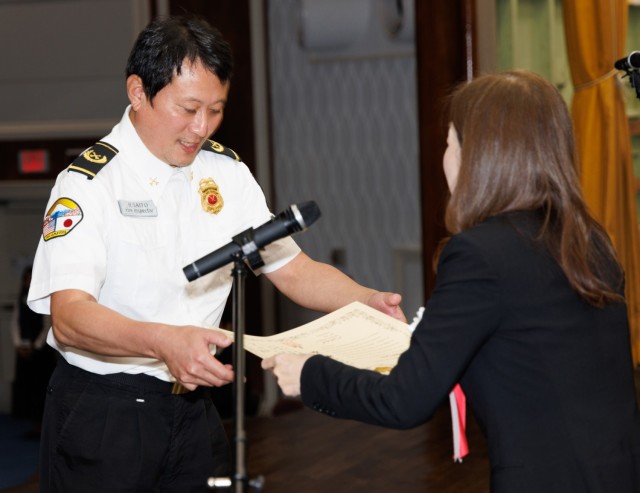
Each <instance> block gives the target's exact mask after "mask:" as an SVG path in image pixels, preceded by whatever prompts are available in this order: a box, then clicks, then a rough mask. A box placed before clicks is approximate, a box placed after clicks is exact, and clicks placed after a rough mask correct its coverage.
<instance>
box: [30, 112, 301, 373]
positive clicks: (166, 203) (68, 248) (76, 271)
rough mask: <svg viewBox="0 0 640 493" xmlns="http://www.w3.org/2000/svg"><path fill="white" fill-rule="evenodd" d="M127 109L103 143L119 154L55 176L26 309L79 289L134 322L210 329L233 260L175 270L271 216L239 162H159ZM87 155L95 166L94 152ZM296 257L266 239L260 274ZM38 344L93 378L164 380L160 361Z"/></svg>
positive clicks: (211, 156) (206, 155) (213, 156)
mask: <svg viewBox="0 0 640 493" xmlns="http://www.w3.org/2000/svg"><path fill="white" fill-rule="evenodd" d="M129 109H130V108H127V110H126V111H125V114H124V116H123V118H122V120H121V121H120V123H119V124H118V125H116V126H115V127H114V129H113V130H112V132H111V133H110V134H109V135H108V136H107V137H105V138H104V139H102V141H101V142H104V143H105V144H107V146H110V147H112V148H115V149H117V151H118V152H117V154H116V155H115V157H113V158H112V159H111V160H110V161H109V162H108V163H107V164H105V165H104V166H103V167H102V168H101V169H100V171H99V172H98V173H96V174H95V176H94V177H93V179H91V180H90V179H88V178H87V176H86V175H85V174H82V173H78V172H73V171H67V170H65V171H63V172H62V173H60V175H58V178H57V180H56V183H55V185H54V187H53V189H52V192H51V197H50V199H49V203H48V205H47V213H46V216H45V225H44V228H43V236H42V237H41V238H40V243H39V245H38V250H37V253H36V258H35V262H34V266H33V275H32V281H31V289H30V291H29V297H28V303H29V306H30V307H31V309H32V310H34V311H36V312H38V313H44V314H49V313H50V299H51V294H52V293H54V292H56V291H60V290H63V289H79V290H82V291H85V292H87V293H89V294H91V295H92V296H94V297H95V298H96V300H97V301H98V303H100V304H102V305H104V306H107V307H109V308H111V309H113V310H115V311H117V312H119V313H121V314H123V315H125V316H126V317H130V318H132V319H135V320H139V321H150V322H162V323H167V324H175V325H188V324H191V325H198V326H204V325H209V326H218V325H219V322H220V318H221V317H222V311H223V309H224V306H225V302H226V300H227V297H228V295H229V293H230V291H231V285H232V278H231V270H232V267H233V264H229V265H227V266H225V267H222V268H220V269H218V270H216V271H214V272H212V273H210V274H208V275H205V276H203V277H201V278H199V279H197V280H195V281H193V282H188V281H187V279H186V277H185V275H184V273H183V270H182V269H183V267H185V266H186V265H189V264H191V263H192V262H194V261H195V260H197V259H199V258H201V257H202V256H204V255H206V254H208V253H210V252H212V251H214V250H216V249H217V248H219V247H221V246H223V245H225V244H227V243H228V242H230V241H231V239H232V237H233V236H235V235H236V234H238V233H240V232H242V231H244V230H246V229H248V228H250V227H257V226H259V225H261V224H263V223H264V222H266V221H268V220H269V219H270V218H271V217H272V215H271V213H270V211H269V209H268V207H267V205H266V201H265V198H264V194H263V193H262V190H261V188H260V186H259V185H258V184H257V183H256V181H255V179H254V178H253V176H252V175H251V172H250V171H249V169H248V168H247V167H246V165H245V164H244V163H242V162H240V161H236V160H234V159H232V158H230V157H228V156H225V155H223V154H218V153H215V152H211V151H207V150H201V151H200V152H199V154H198V156H197V157H196V159H195V161H194V162H193V163H192V164H191V165H190V166H186V167H183V168H173V167H171V166H169V165H168V164H166V163H164V162H162V161H160V160H159V159H157V158H156V157H155V156H153V154H151V152H150V151H149V150H148V149H147V148H146V147H145V145H144V144H143V142H142V141H141V140H140V138H139V137H138V135H137V133H136V131H135V129H134V127H133V125H132V123H131V121H130V119H129ZM94 147H95V148H96V149H106V147H96V146H94ZM115 149H114V150H115ZM93 158H94V159H95V160H96V162H99V161H100V160H101V158H102V156H101V155H99V154H98V155H94V156H93ZM207 179H211V180H213V181H214V182H215V184H216V185H217V186H218V187H219V189H218V192H219V195H218V199H219V200H221V201H222V202H223V206H222V208H221V210H220V211H219V212H218V213H217V214H213V213H211V212H206V211H205V208H206V207H205V205H206V196H205V197H204V201H205V203H204V204H203V193H202V192H200V191H199V190H200V185H201V180H207ZM209 183H211V182H209ZM205 195H206V194H205ZM210 198H211V197H210ZM214 201H215V199H214ZM299 252H300V249H299V248H298V246H297V245H296V244H295V242H294V241H293V240H292V239H290V238H285V239H282V240H279V241H277V242H274V243H272V244H271V245H269V246H267V247H266V248H265V249H264V250H263V251H261V254H262V258H263V260H264V261H265V266H264V267H262V268H261V269H260V270H261V271H262V272H272V271H274V270H276V269H278V268H280V267H282V266H283V265H285V264H286V263H287V262H289V261H290V260H291V259H293V257H295V256H296V255H297V254H298V253H299ZM104 330H105V331H107V330H109V327H104ZM47 342H48V343H49V344H50V345H51V346H53V347H54V348H55V349H57V350H58V351H59V352H60V353H61V354H62V355H63V356H64V357H65V359H66V360H67V361H68V362H69V363H71V364H73V365H76V366H79V367H81V368H83V369H85V370H88V371H91V372H94V373H99V374H105V373H115V372H127V373H147V374H149V375H153V376H156V377H158V378H161V379H163V380H171V379H172V378H171V376H170V374H169V373H168V371H167V367H166V365H164V363H161V362H159V361H156V360H153V359H150V358H138V357H110V356H104V355H95V354H92V353H89V352H87V351H82V350H79V349H75V348H71V347H66V346H63V345H62V344H60V343H58V341H56V339H55V337H54V335H53V331H51V330H50V331H49V334H48V339H47Z"/></svg>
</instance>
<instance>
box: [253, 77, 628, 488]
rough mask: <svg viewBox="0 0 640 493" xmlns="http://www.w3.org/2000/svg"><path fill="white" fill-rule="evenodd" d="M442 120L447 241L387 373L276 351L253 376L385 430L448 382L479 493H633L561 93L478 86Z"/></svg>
mask: <svg viewBox="0 0 640 493" xmlns="http://www.w3.org/2000/svg"><path fill="white" fill-rule="evenodd" d="M450 122H451V123H450V127H449V135H448V138H447V143H448V147H447V150H446V152H445V155H444V158H443V166H444V170H445V175H446V177H447V182H448V184H449V189H450V190H451V198H450V200H449V203H448V206H447V211H446V224H447V228H448V230H449V232H450V233H451V236H450V237H449V238H448V239H447V241H446V242H445V243H444V244H443V247H442V249H441V251H440V254H439V257H438V267H437V274H438V275H437V282H436V286H435V288H434V291H433V293H432V296H431V298H430V300H429V301H428V303H427V306H426V310H425V313H424V316H423V318H422V321H421V322H420V324H419V325H418V326H417V328H416V330H415V332H414V334H413V337H412V340H411V345H410V347H409V349H408V350H407V351H406V352H405V353H404V354H403V355H402V356H401V357H400V359H399V361H398V364H397V366H396V367H395V368H394V369H393V370H392V371H391V373H390V374H389V375H388V376H384V375H380V374H377V373H375V372H370V371H365V370H358V369H355V368H352V367H349V366H346V365H344V364H341V363H339V362H337V361H334V360H331V359H329V358H327V357H324V356H312V357H310V356H299V355H297V356H296V355H284V354H283V355H278V356H275V357H274V358H269V359H266V360H264V361H263V367H264V368H265V369H270V370H271V371H273V373H274V374H275V375H276V377H277V378H278V383H279V384H280V386H281V387H282V389H283V391H284V392H285V394H288V395H298V394H301V395H302V399H303V401H304V403H305V404H306V405H307V406H309V407H311V408H315V409H317V410H321V411H322V412H326V413H328V414H330V415H332V416H335V417H339V418H346V419H355V420H358V421H363V422H366V423H372V424H376V425H382V426H387V427H393V428H409V427H414V426H417V425H419V424H421V423H423V422H425V421H426V420H428V419H429V418H430V417H431V416H432V415H433V413H434V411H435V410H436V409H437V408H438V407H439V405H440V404H442V402H443V401H444V400H445V399H446V398H447V395H448V394H449V392H450V391H451V389H452V388H453V387H454V385H455V384H456V383H457V382H460V384H461V386H462V389H463V390H464V391H465V393H466V395H467V398H468V400H469V402H470V404H471V406H472V407H473V410H474V414H475V415H476V418H477V420H478V422H479V423H480V426H481V428H482V429H483V431H484V433H485V434H486V436H487V441H488V446H489V456H490V461H491V491H492V492H494V493H503V492H508V493H511V492H514V493H529V492H530V493H552V492H558V493H580V492H585V493H586V492H589V493H614V492H615V493H637V492H640V415H639V413H638V406H637V402H636V398H635V391H634V381H633V367H632V360H631V349H630V338H629V329H628V321H627V311H626V305H625V302H624V285H623V284H624V275H623V272H622V270H621V268H620V266H619V264H618V262H617V260H616V257H615V253H614V250H613V247H612V245H611V242H610V240H609V238H608V236H607V234H606V233H605V232H604V230H603V229H602V228H601V227H600V226H599V225H598V224H597V223H596V221H595V220H594V219H593V218H592V217H591V216H590V215H589V213H588V211H587V208H586V206H585V204H584V201H583V199H582V195H581V191H580V187H579V182H578V178H577V173H576V167H577V159H576V153H575V144H574V136H573V130H572V125H571V119H570V116H569V112H568V110H567V107H566V105H565V103H564V101H563V99H562V97H561V96H560V94H559V93H558V91H557V90H556V89H555V87H554V86H553V85H552V84H550V83H549V82H547V81H546V80H544V79H543V78H541V77H539V76H537V75H535V74H533V73H531V72H526V71H513V72H508V73H504V74H498V75H486V76H482V77H478V78H477V79H475V80H474V81H472V82H471V83H469V84H465V85H463V86H460V87H459V88H458V89H457V90H456V91H455V92H454V94H453V96H452V98H451V100H450Z"/></svg>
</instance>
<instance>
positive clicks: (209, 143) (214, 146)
mask: <svg viewBox="0 0 640 493" xmlns="http://www.w3.org/2000/svg"><path fill="white" fill-rule="evenodd" d="M202 148H203V149H204V150H205V151H210V152H215V153H217V154H224V155H225V156H228V157H230V158H231V159H233V160H235V161H242V159H240V156H238V154H236V152H235V151H233V150H231V149H229V148H228V147H225V146H223V145H222V144H218V143H217V142H216V141H215V140H211V139H207V140H206V142H205V143H204V145H203V146H202Z"/></svg>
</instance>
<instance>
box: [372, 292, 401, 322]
mask: <svg viewBox="0 0 640 493" xmlns="http://www.w3.org/2000/svg"><path fill="white" fill-rule="evenodd" d="M401 301H402V296H401V295H399V294H398V293H385V292H382V291H376V292H375V293H373V294H372V295H371V296H370V297H369V299H368V300H367V305H369V306H370V307H371V308H375V309H376V310H378V311H381V312H382V313H386V314H387V315H389V316H391V317H393V318H395V319H397V320H400V321H401V322H406V321H407V317H405V316H404V312H403V311H402V308H400V302H401Z"/></svg>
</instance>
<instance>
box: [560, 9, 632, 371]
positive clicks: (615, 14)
mask: <svg viewBox="0 0 640 493" xmlns="http://www.w3.org/2000/svg"><path fill="white" fill-rule="evenodd" d="M627 1H628V0H587V1H585V0H564V2H563V9H564V26H565V32H566V41H567V54H568V59H569V65H570V69H571V78H572V80H573V85H574V86H575V95H574V98H573V104H572V117H573V122H574V125H575V130H576V140H577V145H578V153H579V157H580V163H581V169H580V177H581V178H580V179H581V182H582V187H583V191H584V196H585V200H586V202H587V205H588V206H589V209H590V210H591V212H592V214H593V215H594V216H595V217H596V219H597V220H598V221H600V223H601V224H602V225H603V226H604V227H605V228H606V229H607V231H608V232H609V234H610V235H611V238H612V240H613V244H614V245H615V248H616V250H617V252H618V255H619V258H620V262H621V263H622V266H623V267H624V270H625V273H626V281H627V284H626V288H627V289H626V296H627V304H628V312H629V325H630V329H631V344H632V350H633V360H634V363H635V364H638V363H639V362H640V270H639V269H640V252H639V250H638V249H639V247H640V242H639V240H638V238H639V234H638V220H637V217H636V191H635V178H634V176H633V165H632V158H631V140H630V134H629V123H628V121H627V117H626V114H625V108H624V101H623V99H622V94H621V92H620V91H621V87H620V86H621V83H620V81H619V79H618V77H617V74H618V72H617V71H616V70H614V69H613V64H614V62H615V60H617V59H618V58H621V57H623V56H624V55H625V52H624V50H625V39H626V33H627V16H628V4H627Z"/></svg>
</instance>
